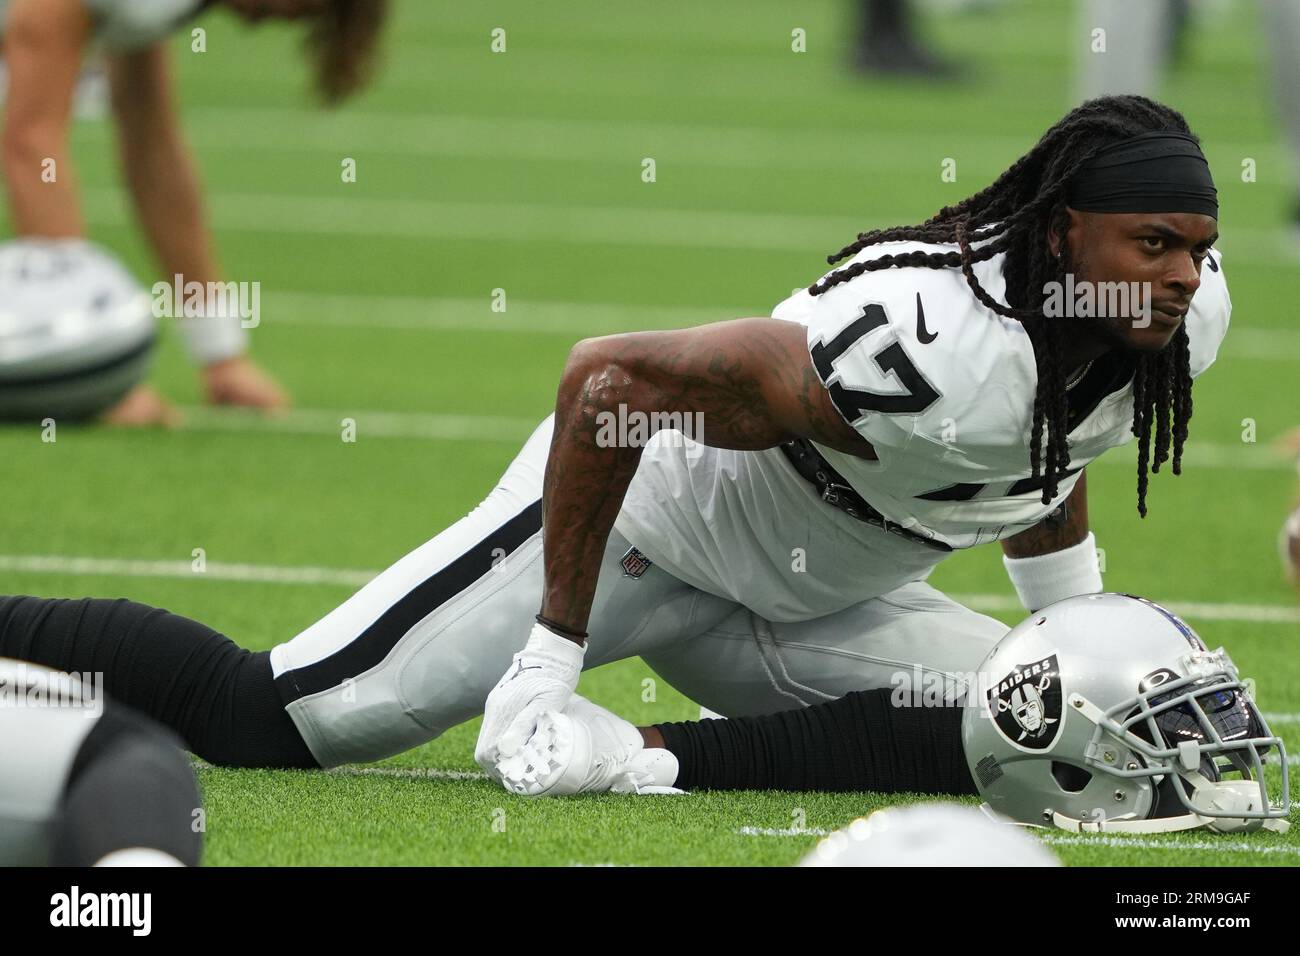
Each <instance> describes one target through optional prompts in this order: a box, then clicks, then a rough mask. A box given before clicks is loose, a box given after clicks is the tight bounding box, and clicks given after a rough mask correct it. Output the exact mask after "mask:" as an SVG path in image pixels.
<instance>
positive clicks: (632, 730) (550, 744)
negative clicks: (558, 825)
mask: <svg viewBox="0 0 1300 956" xmlns="http://www.w3.org/2000/svg"><path fill="white" fill-rule="evenodd" d="M677 769H678V768H677V758H676V757H674V756H673V755H672V754H671V753H670V752H669V751H667V750H661V749H657V748H647V747H646V746H645V744H644V742H643V741H642V739H641V732H640V731H639V730H637V729H636V727H635V726H634V725H633V724H631V723H630V722H628V721H626V720H624V719H623V718H622V717H619V716H617V715H616V714H613V713H611V712H610V711H608V710H606V709H605V708H603V707H599V706H597V705H596V704H593V703H592V702H591V701H589V700H587V699H585V698H583V697H579V696H578V695H577V694H574V695H573V698H572V699H571V700H570V701H569V703H568V705H567V706H566V707H565V708H564V711H563V712H556V711H549V710H548V711H545V712H543V713H542V714H541V716H539V717H538V719H537V729H536V730H534V731H533V734H532V736H531V737H529V738H528V740H527V741H526V742H525V743H524V745H523V747H521V748H520V749H519V750H518V751H516V752H515V753H513V754H511V755H510V756H507V757H501V758H499V759H498V760H497V763H496V770H497V774H498V776H499V777H500V779H501V782H502V784H503V785H504V786H505V788H506V789H507V790H509V791H511V792H512V793H518V794H521V795H523V796H528V797H541V796H548V797H560V796H569V795H571V794H575V793H605V792H611V793H681V791H680V790H675V789H674V788H673V787H672V786H671V784H672V782H673V781H674V780H675V779H676V778H677Z"/></svg>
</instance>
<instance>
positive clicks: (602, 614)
mask: <svg viewBox="0 0 1300 956" xmlns="http://www.w3.org/2000/svg"><path fill="white" fill-rule="evenodd" d="M551 427H552V422H551V419H550V418H548V419H547V420H546V421H544V422H542V424H541V425H540V426H539V427H538V428H537V430H536V431H535V432H534V433H533V435H532V437H531V438H529V440H528V442H527V443H526V444H525V445H524V448H523V450H522V451H521V452H520V453H519V455H518V457H516V458H515V460H514V461H513V462H512V463H511V465H510V467H509V468H507V469H506V472H505V474H504V475H503V476H502V478H501V481H500V482H499V483H498V484H497V486H496V488H494V489H493V490H492V492H491V494H489V495H488V497H487V498H486V499H485V500H484V501H483V503H482V504H480V505H479V506H478V507H477V508H475V509H474V510H473V511H472V512H470V513H469V514H468V515H467V516H466V517H464V518H462V519H461V520H459V521H457V522H456V523H455V524H453V525H452V526H451V527H450V528H448V529H447V530H445V531H443V532H442V533H441V534H439V535H438V536H437V537H435V538H433V539H432V540H431V541H428V542H427V543H425V544H424V545H422V546H420V547H419V548H417V549H416V550H414V551H412V552H411V553H410V554H408V555H406V556H405V557H404V558H402V559H401V560H400V561H398V562H397V563H396V564H394V565H393V566H392V567H390V568H388V569H387V570H386V571H384V572H383V573H381V574H380V575H379V576H378V577H376V578H375V579H374V580H373V581H371V582H370V583H369V584H367V585H366V586H365V587H363V588H362V589H361V590H360V591H358V592H357V593H356V594H355V595H353V596H352V597H351V598H349V599H348V600H347V601H345V602H344V603H343V604H342V605H340V606H339V607H337V608H335V609H334V610H333V611H331V612H330V613H329V614H327V615H326V616H325V617H323V618H322V619H321V620H319V621H317V622H316V623H315V624H313V625H311V626H310V627H308V628H307V629H306V630H305V631H303V632H302V633H301V634H299V635H297V636H296V637H294V638H293V639H292V640H290V641H288V642H287V643H285V644H281V645H280V646H278V647H276V648H275V649H274V650H273V651H272V652H271V664H272V667H273V669H274V673H275V679H276V685H277V687H278V688H279V689H280V692H281V694H282V695H283V697H284V699H285V701H286V708H287V710H288V712H289V714H290V716H291V717H292V719H293V721H294V723H295V724H296V725H297V727H298V729H299V731H301V733H302V735H303V739H304V740H305V741H306V743H307V746H308V747H309V748H310V749H311V752H312V754H313V755H314V756H315V757H316V759H317V760H318V761H320V763H321V765H322V766H326V767H331V766H337V765H338V764H343V763H351V762H362V761H371V760H378V759H380V758H383V757H387V756H390V755H392V754H395V753H399V752H401V751H403V750H408V749H410V748H411V747H414V746H417V745H419V744H422V743H425V742H426V741H429V740H432V739H433V738H434V737H437V736H438V735H439V734H441V733H442V732H443V731H445V730H446V729H447V728H449V727H452V726H455V725H456V724H459V723H461V722H463V721H465V720H468V719H470V718H472V717H475V716H478V715H480V714H482V712H483V703H484V701H485V700H486V698H487V695H488V692H489V691H490V690H491V689H492V687H493V686H494V685H495V684H496V682H497V680H498V679H499V678H500V677H501V675H502V674H503V673H505V670H506V667H507V666H508V665H509V663H510V660H511V658H512V656H513V655H514V654H515V652H516V651H518V650H519V649H520V648H521V647H523V644H524V642H525V640H526V639H527V637H528V633H529V630H530V629H531V627H532V624H533V619H534V616H535V615H536V614H537V612H538V610H539V609H540V607H541V602H542V533H541V522H542V514H541V498H542V476H543V470H544V468H545V465H546V457H547V454H548V451H549V449H550V444H551ZM845 520H846V521H851V520H853V519H852V518H849V517H848V516H847V515H846V516H845ZM881 534H882V535H883V534H885V532H883V531H882V532H881ZM635 544H636V542H634V541H633V542H629V541H627V540H626V539H625V538H623V536H622V535H621V534H619V533H618V532H617V531H615V532H612V533H611V534H610V539H609V544H608V546H607V547H606V549H605V556H604V561H603V563H602V566H601V571H600V578H599V583H598V585H597V588H596V596H595V602H594V604H593V606H592V612H591V617H590V621H589V624H588V628H587V629H588V631H589V633H590V634H591V637H590V639H589V640H588V649H587V654H586V667H588V668H590V667H598V666H600V665H601V664H607V663H609V662H610V661H616V660H621V659H623V658H625V657H633V656H637V655H640V656H641V657H643V658H644V659H645V661H646V663H648V664H649V665H650V666H651V667H652V668H654V669H655V670H656V671H657V672H658V673H659V674H660V675H661V676H662V677H663V678H664V679H665V680H667V681H668V682H669V683H671V684H672V685H673V686H675V687H677V688H678V689H679V690H681V691H682V692H683V693H684V694H686V695H687V696H689V697H690V698H692V699H693V700H695V701H696V702H698V703H700V704H702V705H704V706H705V707H708V708H709V709H711V710H713V711H716V712H717V713H719V714H723V715H725V716H742V715H748V714H759V713H771V712H774V711H779V710H788V709H790V708H792V707H799V706H807V705H809V704H815V703H819V702H821V701H824V700H832V699H834V698H837V697H841V696H843V695H844V694H846V693H849V692H850V691H854V690H867V689H871V688H876V687H886V686H893V684H894V682H896V681H897V680H898V679H899V678H898V675H899V674H900V673H905V674H906V675H908V677H907V679H912V678H914V677H915V676H916V675H917V674H918V673H920V674H927V673H929V672H942V673H943V674H945V675H948V674H951V675H959V674H964V673H968V672H972V671H974V670H976V669H977V667H978V665H979V663H980V662H981V661H982V660H983V658H984V656H985V655H986V654H987V653H988V651H989V650H990V649H991V648H992V646H993V644H994V643H995V642H996V641H997V640H998V638H1000V637H1001V636H1002V635H1003V634H1005V633H1006V631H1007V628H1006V626H1005V625H1003V624H1001V623H1000V622H998V621H995V620H993V619H992V618H989V617H985V616H984V615H981V614H976V613H975V612H974V611H971V610H970V609H968V608H965V607H962V606H961V605H959V604H957V603H956V602H954V601H952V600H949V599H948V598H946V597H945V596H944V595H942V594H940V593H939V592H938V591H936V590H935V589H934V588H933V587H931V586H930V585H928V584H925V583H923V582H912V583H908V584H903V585H902V586H901V587H898V588H897V589H896V590H893V591H891V592H890V593H888V594H886V595H884V596H882V597H879V598H874V599H872V600H869V601H864V602H863V603H861V604H859V605H856V606H853V607H850V608H847V609H845V610H843V611H840V612H837V613H835V614H832V615H828V616H826V617H823V618H818V619H816V620H811V621H804V622H799V623H793V624H791V623H772V622H769V621H766V620H764V619H762V618H759V617H757V616H756V615H754V614H753V613H752V612H750V611H749V610H747V609H746V608H745V607H743V606H742V605H740V604H737V603H736V602H734V601H732V600H730V599H727V598H722V597H718V596H717V595H713V594H708V593H705V592H703V591H700V590H697V589H696V588H694V587H692V586H690V585H687V584H685V583H683V582H682V581H680V580H678V579H677V578H675V577H673V576H672V575H671V574H669V573H668V572H666V571H664V570H663V569H662V568H660V567H658V566H655V565H651V566H650V567H649V568H646V569H645V570H644V571H643V572H642V573H641V574H639V575H638V576H632V575H630V574H625V573H624V567H623V558H624V556H625V555H626V554H627V553H628V551H629V549H631V548H632V547H634V546H635ZM632 569H633V570H634V571H635V570H637V568H636V567H635V566H634V565H633V566H632ZM936 679H937V678H936Z"/></svg>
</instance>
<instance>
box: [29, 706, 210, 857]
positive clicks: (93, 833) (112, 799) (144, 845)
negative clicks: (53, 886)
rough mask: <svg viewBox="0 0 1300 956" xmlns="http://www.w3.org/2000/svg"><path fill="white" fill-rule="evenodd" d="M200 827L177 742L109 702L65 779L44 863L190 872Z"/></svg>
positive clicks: (198, 804)
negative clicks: (140, 865) (169, 867)
mask: <svg viewBox="0 0 1300 956" xmlns="http://www.w3.org/2000/svg"><path fill="white" fill-rule="evenodd" d="M204 823H205V821H204V816H203V807H202V801H201V799H200V796H199V788H198V784H197V782H196V781H195V779H194V770H193V768H192V767H191V766H190V760H189V757H188V756H186V754H185V752H184V750H183V749H182V748H181V741H180V739H179V738H178V737H176V735H175V734H173V733H171V732H170V731H168V730H166V729H165V728H163V727H161V726H159V725H158V724H156V723H154V722H153V721H152V720H149V719H148V718H147V717H144V716H142V715H140V714H137V713H135V712H133V711H131V710H130V709H128V708H125V707H121V706H118V705H117V704H115V703H112V702H110V703H108V704H107V706H106V707H105V708H104V713H103V714H102V715H101V716H100V717H99V719H98V720H97V721H96V723H95V727H94V729H93V730H91V732H90V733H89V734H88V735H87V736H86V739H85V740H84V741H83V742H82V744H81V747H80V749H79V750H78V751H77V756H76V759H75V760H74V761H73V764H72V769H71V771H70V772H69V774H68V780H67V783H66V785H65V787H64V792H63V800H62V803H61V805H60V808H59V812H58V814H57V815H56V817H55V819H54V823H53V826H52V832H51V841H50V863H51V864H52V865H54V866H91V865H94V864H95V863H98V862H100V861H102V860H105V858H106V857H107V858H108V859H109V861H113V860H115V859H116V860H128V859H136V860H139V861H141V862H145V861H147V862H149V863H150V864H152V865H157V864H159V863H166V862H168V861H169V860H174V861H176V862H177V863H182V864H184V865H186V866H197V865H198V863H199V857H200V854H201V850H202V844H203V836H202V833H203V829H204ZM123 851H133V852H132V853H130V854H127V853H124V852H123ZM111 854H118V856H116V857H113V856H111Z"/></svg>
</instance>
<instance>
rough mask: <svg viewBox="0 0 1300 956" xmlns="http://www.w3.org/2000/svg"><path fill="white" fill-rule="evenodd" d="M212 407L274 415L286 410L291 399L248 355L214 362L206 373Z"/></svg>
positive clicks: (205, 386) (205, 385)
mask: <svg viewBox="0 0 1300 956" xmlns="http://www.w3.org/2000/svg"><path fill="white" fill-rule="evenodd" d="M203 386H204V389H205V391H206V393H207V399H208V402H209V404H212V405H242V406H244V407H246V408H259V409H262V410H263V411H268V412H274V411H280V410H282V409H284V408H287V407H288V405H289V395H288V393H287V392H285V390H284V389H283V388H281V387H280V384H279V383H278V382H277V381H276V380H275V379H273V378H272V377H271V376H270V375H268V374H267V373H266V372H265V371H263V370H262V369H261V368H260V367H259V366H258V365H257V363H256V362H254V361H253V360H252V359H250V358H249V357H248V356H246V355H239V356H236V357H235V358H229V359H225V360H223V361H220V362H214V363H212V364H211V365H209V366H207V367H206V368H205V369H203Z"/></svg>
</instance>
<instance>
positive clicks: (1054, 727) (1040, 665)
mask: <svg viewBox="0 0 1300 956" xmlns="http://www.w3.org/2000/svg"><path fill="white" fill-rule="evenodd" d="M1062 699H1063V696H1062V694H1061V675H1060V667H1059V666H1058V664H1057V661H1056V655H1055V654H1052V655H1050V656H1049V657H1044V658H1043V659H1042V660H1039V661H1033V662H1031V663H1029V664H1021V665H1019V666H1018V667H1016V668H1015V670H1013V671H1012V672H1011V673H1010V674H1007V675H1006V676H1005V677H1003V678H1002V680H1000V681H998V682H997V684H996V685H995V686H994V687H992V688H990V689H989V691H988V704H989V713H990V715H991V716H992V717H993V721H994V723H996V724H997V728H998V731H999V732H1000V733H1001V734H1002V736H1003V737H1005V738H1006V739H1007V742H1008V743H1010V744H1011V745H1012V746H1013V747H1016V748H1018V749H1020V750H1029V751H1040V750H1047V749H1049V748H1050V747H1051V746H1052V744H1054V743H1055V742H1056V738H1057V736H1058V735H1059V734H1060V731H1061V723H1062V720H1061V718H1062V714H1061V702H1062Z"/></svg>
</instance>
